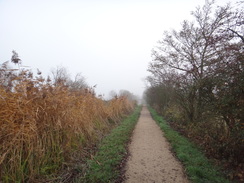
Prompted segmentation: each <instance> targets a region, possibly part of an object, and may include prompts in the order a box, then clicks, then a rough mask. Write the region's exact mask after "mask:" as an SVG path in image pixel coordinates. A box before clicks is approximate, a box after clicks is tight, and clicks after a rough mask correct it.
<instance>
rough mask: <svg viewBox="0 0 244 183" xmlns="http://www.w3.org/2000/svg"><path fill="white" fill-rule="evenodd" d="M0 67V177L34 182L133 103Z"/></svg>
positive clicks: (119, 117) (7, 180) (59, 164)
mask: <svg viewBox="0 0 244 183" xmlns="http://www.w3.org/2000/svg"><path fill="white" fill-rule="evenodd" d="M5 71H6V70H4V69H3V68H2V70H1V71H0V72H2V75H1V77H0V79H1V81H0V182H1V181H3V182H36V180H38V179H39V178H40V177H41V176H47V175H52V174H55V173H57V172H58V171H59V170H60V169H62V167H63V166H64V163H65V162H68V161H69V160H70V159H72V153H73V152H74V151H76V150H81V149H82V148H83V147H84V145H85V144H88V143H90V142H91V141H93V140H94V139H96V138H97V135H98V134H99V133H102V131H103V130H104V129H106V128H109V125H110V123H111V122H116V121H118V120H119V119H121V117H123V116H124V115H126V114H128V113H129V112H130V111H131V110H132V109H133V107H134V104H133V102H131V101H129V100H127V98H126V97H119V98H114V99H112V100H111V101H107V102H106V101H104V100H102V98H97V97H96V96H95V94H94V91H93V90H92V89H89V88H87V89H84V90H80V91H72V90H70V89H69V87H67V86H64V85H62V84H60V85H56V86H54V85H52V84H51V81H50V80H45V79H43V78H42V77H41V76H39V77H36V78H34V77H33V75H31V74H30V73H28V72H26V71H22V72H21V73H20V74H18V75H15V76H14V75H13V74H12V75H11V74H10V75H4V74H3V72H5ZM6 81H7V82H6ZM6 83H7V84H6Z"/></svg>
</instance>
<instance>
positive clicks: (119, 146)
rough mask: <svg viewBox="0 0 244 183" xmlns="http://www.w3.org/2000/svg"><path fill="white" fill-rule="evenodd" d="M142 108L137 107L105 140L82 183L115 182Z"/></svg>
mask: <svg viewBox="0 0 244 183" xmlns="http://www.w3.org/2000/svg"><path fill="white" fill-rule="evenodd" d="M140 111H141V107H137V108H136V109H135V111H134V112H133V114H132V115H130V116H129V117H127V118H126V119H125V120H123V121H122V123H121V124H120V125H119V126H118V127H117V128H115V129H113V130H112V132H111V133H110V134H109V135H108V136H107V137H105V138H104V139H103V141H102V142H101V145H100V147H99V149H98V152H97V153H96V155H95V156H94V158H93V159H92V160H89V161H88V164H89V168H88V171H87V173H86V175H85V177H83V178H81V179H80V180H79V181H80V182H89V183H93V182H94V183H97V182H106V183H107V182H114V181H116V179H117V178H118V177H119V175H120V172H119V168H118V167H119V165H120V163H121V161H122V160H123V158H124V157H125V155H126V146H127V142H129V139H130V137H131V134H132V131H133V129H134V127H135V125H136V123H137V121H138V118H139V115H140Z"/></svg>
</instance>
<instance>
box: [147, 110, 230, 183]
mask: <svg viewBox="0 0 244 183" xmlns="http://www.w3.org/2000/svg"><path fill="white" fill-rule="evenodd" d="M148 109H149V111H150V113H151V115H152V117H153V119H154V120H155V121H156V122H157V123H158V125H159V126H160V128H161V129H162V131H163V132H164V135H165V137H166V138H167V140H168V141H169V142H170V144H171V147H172V149H173V151H174V152H175V154H176V156H177V157H178V159H179V160H180V161H181V162H182V163H183V164H184V166H185V170H186V173H187V175H188V178H189V179H190V180H191V181H192V182H196V183H227V182H229V181H228V180H227V179H225V178H224V176H223V175H221V173H220V171H219V170H218V168H217V167H215V166H214V165H213V164H212V163H211V162H210V161H209V160H208V159H207V158H206V157H205V156H204V154H203V153H202V152H201V151H200V150H199V149H198V148H197V147H196V145H194V144H193V143H191V142H189V141H188V140H187V139H186V138H185V137H183V136H181V135H180V134H179V133H178V132H176V131H174V130H173V129H172V128H170V126H169V125H168V124H167V123H166V121H165V120H164V119H163V118H162V117H161V116H159V115H158V114H157V113H156V111H155V110H153V109H152V108H151V107H148Z"/></svg>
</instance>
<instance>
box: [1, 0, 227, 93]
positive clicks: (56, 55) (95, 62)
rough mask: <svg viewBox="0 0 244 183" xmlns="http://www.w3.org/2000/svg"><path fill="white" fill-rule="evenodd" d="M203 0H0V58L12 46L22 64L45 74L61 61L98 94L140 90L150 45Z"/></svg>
mask: <svg viewBox="0 0 244 183" xmlns="http://www.w3.org/2000/svg"><path fill="white" fill-rule="evenodd" d="M204 2H205V0H86V1H85V0H0V64H1V63H3V62H5V61H7V60H10V58H11V56H12V50H16V51H17V53H18V54H19V56H20V58H21V59H22V61H23V65H27V66H30V67H31V68H33V69H36V68H39V69H40V70H41V71H42V72H43V73H44V75H47V74H50V70H51V69H52V68H56V67H57V66H63V67H66V68H67V69H68V71H69V72H70V73H71V74H72V75H75V74H76V73H80V72H81V73H82V75H83V76H84V77H85V78H86V81H87V82H88V84H89V85H90V86H92V85H95V84H97V88H96V93H97V94H105V96H108V94H109V92H110V91H111V90H115V91H117V92H118V91H119V90H120V89H125V90H129V91H130V92H132V93H134V94H136V95H139V96H140V95H141V94H142V92H143V90H144V88H145V86H144V81H143V79H144V78H145V77H146V76H147V75H149V73H148V72H147V66H148V64H149V62H150V61H151V50H152V48H153V47H154V46H155V45H156V44H157V41H158V40H160V39H161V38H162V34H163V32H164V31H165V30H170V29H171V28H173V29H177V28H180V25H181V22H182V21H183V20H184V19H190V17H191V15H190V11H193V10H195V7H196V6H198V5H203V4H204ZM224 2H227V0H219V1H217V4H219V3H222V4H223V3H224Z"/></svg>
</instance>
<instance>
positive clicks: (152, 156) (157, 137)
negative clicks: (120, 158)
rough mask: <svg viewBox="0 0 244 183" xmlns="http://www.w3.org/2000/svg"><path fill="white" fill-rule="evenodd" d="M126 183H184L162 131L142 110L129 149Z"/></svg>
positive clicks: (177, 163)
mask: <svg viewBox="0 0 244 183" xmlns="http://www.w3.org/2000/svg"><path fill="white" fill-rule="evenodd" d="M129 153H130V156H129V158H128V161H127V164H126V173H125V176H126V181H125V182H126V183H144V182H148V183H153V182H154V183H158V182H167V183H171V182H172V183H176V182H179V183H187V182H188V180H187V178H186V176H185V175H184V173H183V168H182V166H181V164H180V162H179V161H178V160H176V159H175V157H174V156H173V155H172V153H171V152H170V150H169V144H168V142H167V141H166V139H165V137H164V136H163V133H162V131H161V130H160V128H159V126H158V125H157V124H156V122H155V121H154V120H153V119H152V117H151V115H150V113H149V111H148V109H147V108H146V107H143V109H142V112H141V116H140V118H139V121H138V123H137V125H136V127H135V130H134V133H133V136H132V142H131V144H130V145H129Z"/></svg>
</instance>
